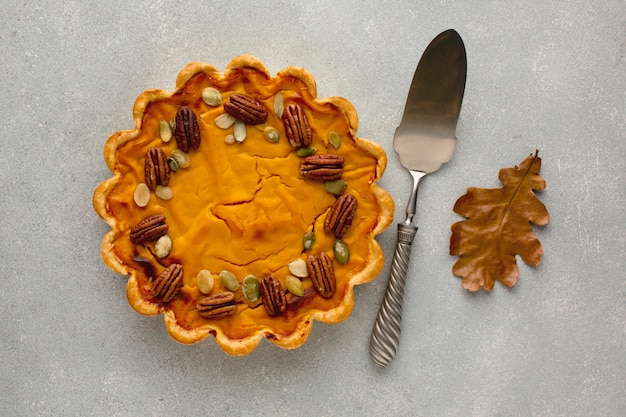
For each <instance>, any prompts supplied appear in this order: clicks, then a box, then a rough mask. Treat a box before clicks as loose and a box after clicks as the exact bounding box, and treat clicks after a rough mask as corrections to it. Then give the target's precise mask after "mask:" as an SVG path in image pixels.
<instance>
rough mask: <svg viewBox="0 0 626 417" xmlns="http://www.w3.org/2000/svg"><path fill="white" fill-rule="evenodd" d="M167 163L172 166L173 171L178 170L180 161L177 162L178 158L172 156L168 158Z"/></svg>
mask: <svg viewBox="0 0 626 417" xmlns="http://www.w3.org/2000/svg"><path fill="white" fill-rule="evenodd" d="M167 164H168V165H169V166H170V169H171V170H172V172H176V171H178V162H176V160H175V159H174V158H172V157H171V156H170V157H169V158H167Z"/></svg>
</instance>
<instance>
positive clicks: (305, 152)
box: [296, 146, 317, 157]
mask: <svg viewBox="0 0 626 417" xmlns="http://www.w3.org/2000/svg"><path fill="white" fill-rule="evenodd" d="M315 152H317V149H316V148H314V147H312V146H311V147H308V148H300V149H298V150H297V151H296V155H298V156H300V157H305V156H310V155H313V154H314V153H315Z"/></svg>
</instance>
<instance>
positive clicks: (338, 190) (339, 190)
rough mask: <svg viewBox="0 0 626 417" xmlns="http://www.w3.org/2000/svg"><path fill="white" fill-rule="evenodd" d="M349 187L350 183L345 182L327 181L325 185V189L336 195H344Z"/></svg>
mask: <svg viewBox="0 0 626 417" xmlns="http://www.w3.org/2000/svg"><path fill="white" fill-rule="evenodd" d="M347 186H348V183H347V182H345V181H344V180H333V181H326V182H325V183H324V189H325V190H326V191H328V192H329V193H331V194H335V195H341V194H343V192H344V190H345V189H346V187H347Z"/></svg>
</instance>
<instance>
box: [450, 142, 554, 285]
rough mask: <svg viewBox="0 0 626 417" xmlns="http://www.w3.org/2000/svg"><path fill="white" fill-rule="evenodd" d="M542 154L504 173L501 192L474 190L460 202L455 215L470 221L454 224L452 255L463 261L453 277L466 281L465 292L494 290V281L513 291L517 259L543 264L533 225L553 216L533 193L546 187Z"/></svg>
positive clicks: (471, 188) (543, 224)
mask: <svg viewBox="0 0 626 417" xmlns="http://www.w3.org/2000/svg"><path fill="white" fill-rule="evenodd" d="M538 154H539V151H537V152H535V154H534V155H532V154H531V155H530V156H529V157H528V158H526V159H525V160H524V161H523V162H522V163H521V164H520V166H519V167H515V168H503V169H501V170H500V173H499V178H500V181H501V182H502V183H503V184H504V186H503V187H502V188H496V189H485V188H477V187H470V188H468V189H467V193H465V194H464V195H462V196H461V197H459V199H458V200H457V201H456V203H455V205H454V212H455V213H457V214H460V215H461V216H465V217H466V218H467V220H463V221H459V222H457V223H455V224H453V225H452V235H451V237H450V255H454V256H459V257H460V258H459V259H458V260H457V262H456V263H455V264H454V266H453V267H452V273H453V274H454V275H456V276H458V277H461V278H462V283H463V288H465V289H467V290H469V291H478V290H479V289H480V288H481V287H483V288H485V289H486V290H489V291H491V290H492V289H493V286H494V283H495V281H496V280H498V281H500V282H501V283H502V284H503V285H505V286H506V287H512V286H513V285H515V283H516V282H517V279H518V276H519V271H518V269H517V263H516V259H515V256H516V255H519V256H520V257H521V258H522V260H523V261H524V262H526V263H527V264H529V265H533V266H535V265H538V264H539V262H540V260H541V255H542V254H543V252H544V251H543V247H542V246H541V243H540V242H539V239H538V238H537V236H536V235H535V233H534V231H533V228H532V227H531V222H532V223H534V224H536V225H538V226H545V225H546V224H548V222H549V221H550V215H549V214H548V210H547V209H546V207H545V206H544V205H543V203H542V202H541V201H540V200H539V199H538V198H537V196H536V195H535V193H534V190H543V189H544V188H545V187H546V182H545V180H544V179H543V178H542V177H541V176H540V175H539V170H540V169H541V158H539V156H538Z"/></svg>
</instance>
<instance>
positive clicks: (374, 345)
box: [370, 223, 417, 368]
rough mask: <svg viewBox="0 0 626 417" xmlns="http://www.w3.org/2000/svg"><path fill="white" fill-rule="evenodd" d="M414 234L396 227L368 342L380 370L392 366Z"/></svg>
mask: <svg viewBox="0 0 626 417" xmlns="http://www.w3.org/2000/svg"><path fill="white" fill-rule="evenodd" d="M416 233H417V227H415V226H413V225H412V224H406V223H400V224H398V243H397V244H396V252H395V254H394V256H393V263H392V264H391V273H390V275H389V281H388V282H387V290H386V291H385V296H384V298H383V302H382V304H381V305H380V309H379V310H378V316H377V317H376V322H375V323H374V328H373V330H372V336H371V338H370V356H371V357H372V360H373V361H374V363H375V364H376V365H378V366H380V367H381V368H382V367H385V366H387V365H388V364H389V363H390V362H391V360H392V359H393V358H394V356H395V355H396V351H397V349H398V344H399V343H400V331H401V324H402V297H403V295H404V282H405V279H406V271H407V269H408V267H409V257H410V255H411V243H413V239H414V238H415V234H416Z"/></svg>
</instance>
